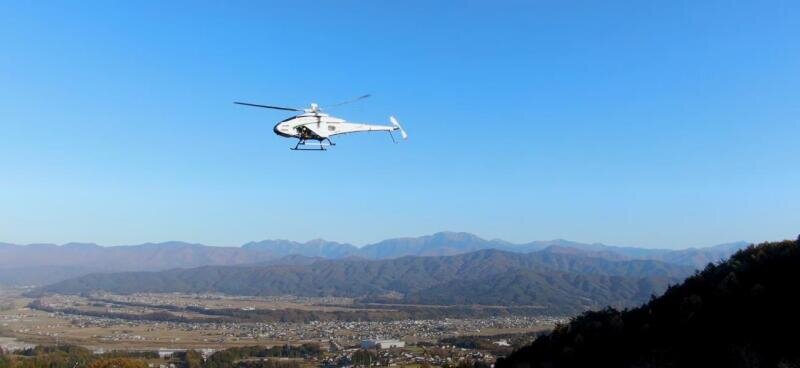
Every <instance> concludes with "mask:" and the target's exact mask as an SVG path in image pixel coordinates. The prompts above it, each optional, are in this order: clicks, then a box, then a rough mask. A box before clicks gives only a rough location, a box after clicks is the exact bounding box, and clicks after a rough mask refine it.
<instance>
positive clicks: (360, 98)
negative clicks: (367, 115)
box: [328, 94, 372, 108]
mask: <svg viewBox="0 0 800 368" xmlns="http://www.w3.org/2000/svg"><path fill="white" fill-rule="evenodd" d="M369 96H372V95H371V94H366V95H363V96H359V97H356V98H354V99H352V100H347V101H344V102H339V103H337V104H334V105H330V106H328V108H331V107H336V106H342V105H347V104H349V103H353V102H356V101H361V100H363V99H365V98H367V97H369Z"/></svg>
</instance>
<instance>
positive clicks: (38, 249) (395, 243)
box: [0, 232, 747, 285]
mask: <svg viewBox="0 0 800 368" xmlns="http://www.w3.org/2000/svg"><path fill="white" fill-rule="evenodd" d="M746 245H747V243H746V242H736V243H730V244H724V245H719V246H714V247H709V248H689V249H682V250H667V249H645V248H635V247H618V246H608V245H604V244H599V243H595V244H585V243H578V242H571V241H567V240H550V241H533V242H529V243H524V244H514V243H510V242H507V241H503V240H487V239H483V238H480V237H478V236H475V235H473V234H469V233H456V232H440V233H436V234H432V235H427V236H421V237H409V238H395V239H387V240H383V241H380V242H377V243H374V244H369V245H365V246H363V247H356V246H354V245H352V244H346V243H338V242H332V241H326V240H321V239H317V240H312V241H309V242H306V243H300V242H294V241H290V240H264V241H259V242H250V243H247V244H244V245H242V246H241V247H214V246H206V245H202V244H192V243H185V242H177V241H172V242H164V243H146V244H140V245H129V246H113V247H103V246H99V245H96V244H91V243H68V244H64V245H54V244H30V245H15V244H8V243H0V284H12V285H43V284H49V283H53V282H58V281H62V280H66V279H69V278H73V277H78V276H82V275H86V274H90V273H96V272H120V271H161V270H168V269H172V268H195V267H201V266H231V265H261V266H264V265H275V264H283V265H304V264H309V263H313V262H317V261H322V260H336V259H345V260H347V259H366V260H386V259H393V258H398V257H404V256H420V257H421V256H448V255H458V254H464V253H468V252H474V251H478V250H484V249H496V250H503V251H508V252H516V253H529V252H535V251H542V250H547V251H548V252H550V253H561V254H574V255H584V256H591V257H594V258H602V259H606V260H616V261H621V260H636V259H641V260H657V261H662V262H666V263H674V264H678V265H685V266H691V267H695V268H697V267H702V266H703V265H705V264H707V263H708V262H714V261H718V260H720V259H722V258H725V257H726V256H728V255H730V254H731V253H733V252H734V251H736V250H737V249H740V248H742V247H745V246H746Z"/></svg>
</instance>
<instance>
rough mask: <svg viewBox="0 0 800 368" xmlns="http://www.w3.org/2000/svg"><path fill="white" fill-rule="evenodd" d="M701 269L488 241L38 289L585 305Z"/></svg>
mask: <svg viewBox="0 0 800 368" xmlns="http://www.w3.org/2000/svg"><path fill="white" fill-rule="evenodd" d="M693 271H694V268H692V267H690V266H683V265H676V264H670V263H665V262H661V261H654V260H623V261H618V260H607V259H602V258H595V257H589V256H585V255H575V254H565V253H560V252H550V251H548V250H547V249H545V250H540V251H535V252H530V253H514V252H507V251H503V250H497V249H483V250H478V251H474V252H469V253H463V254H458V255H452V256H427V257H426V256H405V257H399V258H392V259H385V260H369V259H354V258H348V259H338V260H318V261H315V262H313V263H311V264H305V265H283V264H273V265H249V266H204V267H199V268H190V269H173V270H167V271H160V272H121V273H107V274H91V275H86V276H82V277H78V278H74V279H70V280H65V281H62V282H58V283H55V284H52V285H48V286H45V287H42V288H40V289H38V290H37V291H36V293H50V292H56V293H61V294H83V293H89V292H93V291H108V292H113V293H122V294H127V293H137V292H159V293H164V292H181V293H212V292H213V293H225V294H230V295H257V296H269V295H287V294H292V295H299V296H339V297H352V298H357V299H359V300H360V301H361V302H378V303H392V304H423V305H470V304H480V305H503V306H540V307H543V308H547V309H549V310H559V311H569V312H576V311H582V310H585V309H587V308H597V307H600V306H604V305H609V304H611V305H618V306H627V305H633V304H638V303H641V302H643V301H645V300H647V298H649V297H650V296H651V295H653V294H658V293H660V292H661V291H663V290H664V289H665V288H666V287H667V286H668V285H669V284H670V283H675V282H678V281H680V280H682V279H683V278H684V277H686V276H688V275H689V274H691V272H693Z"/></svg>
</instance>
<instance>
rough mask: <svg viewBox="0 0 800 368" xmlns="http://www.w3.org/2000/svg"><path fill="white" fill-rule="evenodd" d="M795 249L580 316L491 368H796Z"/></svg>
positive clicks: (786, 244)
mask: <svg viewBox="0 0 800 368" xmlns="http://www.w3.org/2000/svg"><path fill="white" fill-rule="evenodd" d="M798 245H800V239H798V240H797V241H783V242H777V243H764V244H760V245H758V246H751V247H749V248H747V249H744V250H741V251H739V252H738V253H736V254H734V255H733V256H731V257H730V259H728V260H727V261H725V262H721V263H719V264H709V265H708V266H707V267H706V268H705V269H704V270H703V271H702V272H698V273H696V274H695V275H694V276H692V277H689V278H688V279H686V280H685V281H684V282H683V283H682V284H680V285H676V286H672V287H670V288H669V289H668V290H667V291H666V292H665V293H664V295H663V296H661V297H658V298H654V299H652V300H651V301H650V302H649V303H646V304H645V305H643V306H641V307H639V308H635V309H631V310H624V311H618V310H616V309H612V308H608V309H605V310H601V311H595V312H587V313H584V314H582V315H580V316H578V317H576V318H574V319H573V320H572V321H571V322H570V323H569V324H566V325H561V326H558V327H556V328H555V330H554V331H553V332H552V333H550V334H549V335H546V336H544V337H541V338H539V339H537V340H536V341H534V342H533V343H532V344H531V345H529V346H527V347H524V348H522V349H520V350H518V351H516V352H514V353H513V354H511V355H510V356H509V357H508V358H506V359H502V360H500V361H498V363H497V367H498V368H509V367H514V368H534V367H553V368H556V367H588V366H596V367H781V366H784V367H797V366H800V346H799V345H798V344H797V338H796V333H797V331H798V329H800V313H798V311H800V298H798V290H799V289H798V286H797V282H798V280H800V246H798Z"/></svg>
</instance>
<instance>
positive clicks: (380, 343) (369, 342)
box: [361, 339, 406, 349]
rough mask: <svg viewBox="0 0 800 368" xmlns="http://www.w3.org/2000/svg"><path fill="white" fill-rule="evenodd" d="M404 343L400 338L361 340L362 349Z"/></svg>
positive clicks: (399, 346) (398, 346) (403, 344)
mask: <svg viewBox="0 0 800 368" xmlns="http://www.w3.org/2000/svg"><path fill="white" fill-rule="evenodd" d="M405 346H406V343H405V342H403V341H400V340H385V339H381V340H363V341H361V348H362V349H373V348H377V349H391V348H402V347H405Z"/></svg>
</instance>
